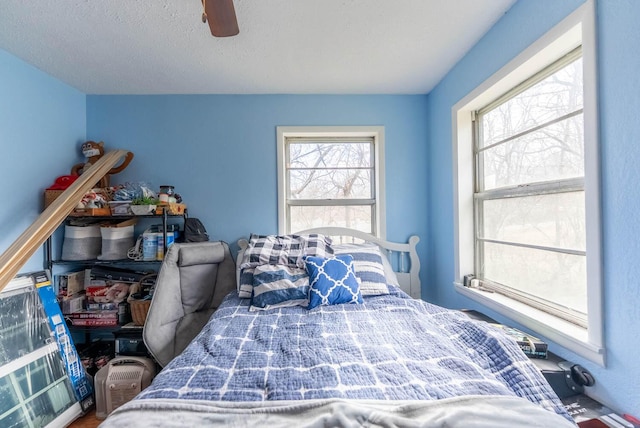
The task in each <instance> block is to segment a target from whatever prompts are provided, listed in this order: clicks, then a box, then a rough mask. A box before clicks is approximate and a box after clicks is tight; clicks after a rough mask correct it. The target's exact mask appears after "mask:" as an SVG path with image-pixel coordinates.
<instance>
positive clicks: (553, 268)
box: [483, 242, 587, 314]
mask: <svg viewBox="0 0 640 428" xmlns="http://www.w3.org/2000/svg"><path fill="white" fill-rule="evenodd" d="M483 245H484V278H485V279H489V280H491V281H495V282H498V283H500V284H503V285H505V286H508V287H510V288H513V289H515V290H520V291H523V292H526V293H529V294H531V295H534V296H536V297H539V298H542V299H545V300H548V301H551V302H554V303H556V304H558V305H561V306H563V307H567V308H571V309H573V310H576V311H579V312H581V313H583V314H586V313H587V291H586V287H585V286H584V284H586V282H587V275H586V257H584V256H575V255H569V254H561V253H554V252H551V251H542V250H535V249H531V248H521V247H514V246H510V245H502V244H494V243H489V242H485V243H484V244H483Z"/></svg>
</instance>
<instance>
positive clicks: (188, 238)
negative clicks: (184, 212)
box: [184, 217, 209, 242]
mask: <svg viewBox="0 0 640 428" xmlns="http://www.w3.org/2000/svg"><path fill="white" fill-rule="evenodd" d="M208 240H209V234H208V233H207V229H205V228H204V225H203V224H202V222H201V221H200V220H199V219H197V218H193V217H188V218H186V219H185V220H184V242H205V241H208Z"/></svg>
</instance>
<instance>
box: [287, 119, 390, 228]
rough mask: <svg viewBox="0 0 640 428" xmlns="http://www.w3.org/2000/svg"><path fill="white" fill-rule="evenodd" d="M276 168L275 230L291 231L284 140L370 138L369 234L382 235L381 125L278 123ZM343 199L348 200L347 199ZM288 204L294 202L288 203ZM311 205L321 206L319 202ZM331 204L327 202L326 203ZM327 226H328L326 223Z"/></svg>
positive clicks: (383, 218)
mask: <svg viewBox="0 0 640 428" xmlns="http://www.w3.org/2000/svg"><path fill="white" fill-rule="evenodd" d="M276 134H277V137H276V138H277V163H278V165H277V169H278V233H280V234H287V233H291V231H290V230H289V221H288V218H287V213H288V207H289V203H288V193H289V192H288V178H287V168H286V161H287V159H288V147H287V141H288V140H289V139H297V138H309V139H312V138H344V139H352V138H372V139H373V151H372V156H373V157H374V162H373V168H374V176H373V183H372V185H373V206H374V208H373V215H374V218H373V219H372V220H373V231H372V234H373V235H375V236H377V237H379V238H381V239H385V238H386V218H385V212H386V209H385V185H384V182H385V180H384V177H385V173H384V126H278V127H277V128H276ZM346 201H350V200H349V199H347V200H346ZM291 205H292V206H293V205H295V204H291ZM313 205H324V204H321V203H318V204H315V203H314V204H313ZM327 205H331V204H327ZM326 226H331V225H326Z"/></svg>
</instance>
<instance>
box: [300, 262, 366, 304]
mask: <svg viewBox="0 0 640 428" xmlns="http://www.w3.org/2000/svg"><path fill="white" fill-rule="evenodd" d="M304 262H305V267H306V269H307V273H308V274H309V285H310V288H309V309H313V308H315V307H317V306H322V305H337V304H340V303H362V294H360V284H359V283H358V280H357V279H356V275H355V272H354V270H353V257H352V256H351V255H348V254H344V255H340V256H336V257H331V258H323V257H314V256H305V257H304Z"/></svg>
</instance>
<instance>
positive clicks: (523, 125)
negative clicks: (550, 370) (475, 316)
mask: <svg viewBox="0 0 640 428" xmlns="http://www.w3.org/2000/svg"><path fill="white" fill-rule="evenodd" d="M593 8H594V4H593V2H587V3H585V4H584V5H583V6H581V7H579V8H578V9H577V10H576V11H575V12H574V13H572V14H571V15H569V16H568V17H567V18H566V19H565V20H563V21H562V22H561V23H560V24H558V25H557V26H556V27H554V28H553V29H551V30H550V31H549V32H548V33H547V34H546V35H545V36H543V37H542V38H541V39H539V40H538V41H536V42H535V43H534V44H532V45H531V46H530V47H529V48H527V49H526V50H525V51H524V52H522V53H521V54H520V55H518V56H517V57H516V58H515V59H514V60H512V61H511V62H510V63H508V64H507V65H505V66H504V67H503V68H502V69H501V70H499V71H498V72H497V73H496V74H495V75H493V76H491V77H490V78H489V79H488V80H487V81H485V82H484V83H482V84H481V85H480V86H479V87H478V88H476V89H475V90H473V91H472V92H471V93H470V94H469V95H467V96H466V97H465V98H463V99H462V100H461V101H460V102H458V103H457V104H456V105H455V106H454V107H453V110H452V119H453V131H454V135H453V151H454V159H455V161H454V180H455V192H456V195H455V199H454V201H455V207H454V211H455V217H454V232H455V246H456V252H455V279H454V285H455V287H456V290H457V291H458V292H460V293H461V294H463V295H465V296H467V297H469V298H471V299H473V300H476V301H477V302H479V303H481V304H483V305H485V306H486V307H489V308H490V309H492V310H494V311H496V312H498V313H500V314H502V315H504V316H506V317H508V318H510V319H512V320H514V321H516V322H517V323H520V324H522V325H523V326H525V327H527V328H529V329H530V330H532V331H534V332H536V333H539V334H540V335H541V336H543V337H545V338H546V339H548V340H551V341H553V342H555V343H558V344H560V345H562V346H564V347H565V348H567V349H569V350H571V351H573V352H575V353H577V354H579V355H581V356H583V357H585V358H587V359H589V360H591V361H594V362H597V363H599V364H602V365H604V363H605V353H604V338H603V323H602V319H603V314H602V274H601V269H602V267H601V264H602V261H601V255H600V254H601V249H600V202H599V201H600V197H599V161H598V142H597V135H598V127H597V122H598V120H597V117H598V115H597V99H596V79H595V77H596V61H595V31H594V27H595V25H594V12H593ZM471 273H473V274H475V275H476V277H477V278H478V279H479V281H478V284H476V283H475V282H474V283H473V285H474V287H468V286H466V287H465V286H463V280H462V278H463V276H464V275H467V274H471Z"/></svg>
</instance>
